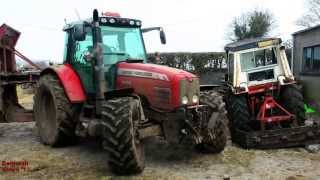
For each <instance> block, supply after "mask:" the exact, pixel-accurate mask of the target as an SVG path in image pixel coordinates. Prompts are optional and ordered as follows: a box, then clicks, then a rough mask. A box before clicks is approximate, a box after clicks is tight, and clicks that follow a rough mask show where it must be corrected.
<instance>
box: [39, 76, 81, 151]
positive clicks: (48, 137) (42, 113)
mask: <svg viewBox="0 0 320 180" xmlns="http://www.w3.org/2000/svg"><path fill="white" fill-rule="evenodd" d="M78 109H79V108H78V106H77V105H73V104H71V103H70V102H69V100H68V98H67V97H66V94H65V92H64V89H63V87H62V85H61V83H60V81H59V79H58V78H57V77H56V76H55V75H53V74H46V75H44V76H42V77H41V78H40V80H39V87H38V89H37V90H36V93H35V96H34V105H33V110H34V120H35V122H36V127H37V129H38V133H39V136H40V141H41V142H42V143H43V144H45V145H50V146H64V145H70V144H74V143H75V142H76V141H77V138H76V136H75V126H76V123H75V119H76V115H77V114H79V113H77V112H78Z"/></svg>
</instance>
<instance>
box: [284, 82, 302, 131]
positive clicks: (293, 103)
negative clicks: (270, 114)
mask: <svg viewBox="0 0 320 180" xmlns="http://www.w3.org/2000/svg"><path fill="white" fill-rule="evenodd" d="M280 101H281V104H282V105H283V107H284V108H285V109H286V110H288V111H289V112H290V113H292V114H294V115H295V116H296V118H297V122H298V125H300V126H301V125H304V122H305V120H306V113H305V110H304V102H303V95H302V93H301V91H300V89H299V88H298V87H297V85H288V86H286V87H284V89H283V90H282V91H281V96H280Z"/></svg>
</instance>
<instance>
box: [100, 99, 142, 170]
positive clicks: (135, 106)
mask: <svg viewBox="0 0 320 180" xmlns="http://www.w3.org/2000/svg"><path fill="white" fill-rule="evenodd" d="M140 119H141V104H140V102H139V101H138V100H136V99H134V98H132V97H121V98H116V99H111V100H107V101H105V102H104V104H103V110H102V122H103V126H104V128H103V129H104V130H103V147H104V149H105V150H107V151H108V153H109V160H108V163H109V166H110V168H111V170H112V171H113V172H114V173H116V174H136V173H140V172H142V171H143V169H144V164H145V158H144V150H143V146H142V144H141V142H140V141H139V137H138V134H137V123H138V122H139V120H140Z"/></svg>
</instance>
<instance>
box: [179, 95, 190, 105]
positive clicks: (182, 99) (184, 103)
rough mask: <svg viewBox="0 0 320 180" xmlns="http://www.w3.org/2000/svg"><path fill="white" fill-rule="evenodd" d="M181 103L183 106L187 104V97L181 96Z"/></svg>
mask: <svg viewBox="0 0 320 180" xmlns="http://www.w3.org/2000/svg"><path fill="white" fill-rule="evenodd" d="M181 103H182V104H183V105H186V104H188V97H187V96H183V97H182V98H181Z"/></svg>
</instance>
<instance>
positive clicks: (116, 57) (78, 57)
mask: <svg viewBox="0 0 320 180" xmlns="http://www.w3.org/2000/svg"><path fill="white" fill-rule="evenodd" d="M100 27H101V36H102V41H103V56H104V57H103V61H104V65H105V66H106V67H108V66H110V65H112V64H115V63H117V62H118V61H124V60H126V59H137V60H143V61H144V62H146V53H145V48H144V44H143V39H142V37H141V32H140V29H139V28H135V27H130V28H126V27H112V26H100ZM86 32H87V34H86V39H85V40H84V41H78V42H77V43H76V53H75V60H74V61H75V62H76V63H77V64H86V65H89V64H90V63H89V62H87V61H86V60H85V59H84V57H85V56H84V54H85V53H86V52H91V53H92V52H93V44H92V31H91V28H90V27H87V28H86Z"/></svg>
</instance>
